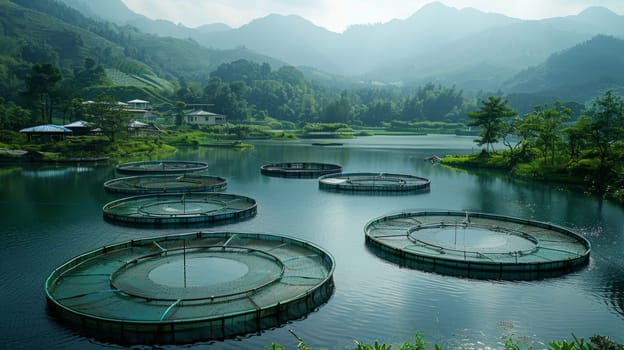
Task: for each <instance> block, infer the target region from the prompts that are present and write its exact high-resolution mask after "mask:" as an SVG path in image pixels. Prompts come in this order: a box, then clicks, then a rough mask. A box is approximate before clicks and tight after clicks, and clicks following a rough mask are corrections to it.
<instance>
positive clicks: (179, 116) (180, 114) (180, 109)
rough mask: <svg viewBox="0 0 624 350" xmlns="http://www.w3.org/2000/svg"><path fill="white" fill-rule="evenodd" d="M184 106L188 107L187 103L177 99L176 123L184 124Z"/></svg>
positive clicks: (178, 124) (177, 124)
mask: <svg viewBox="0 0 624 350" xmlns="http://www.w3.org/2000/svg"><path fill="white" fill-rule="evenodd" d="M184 108H186V103H184V102H183V101H177V102H176V104H175V112H176V114H175V125H176V126H182V125H184Z"/></svg>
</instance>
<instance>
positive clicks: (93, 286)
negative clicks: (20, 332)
mask: <svg viewBox="0 0 624 350" xmlns="http://www.w3.org/2000/svg"><path fill="white" fill-rule="evenodd" d="M194 258H196V259H228V260H231V261H234V262H237V263H241V264H243V265H245V266H246V268H247V271H246V272H244V273H242V274H241V275H240V276H235V277H234V278H230V279H226V280H219V279H218V277H219V276H218V275H219V274H226V275H227V273H228V271H225V269H218V268H215V269H213V271H212V272H205V271H204V270H202V271H204V272H203V275H200V276H201V277H200V278H201V280H202V281H201V282H202V283H198V284H192V285H191V284H189V285H188V286H187V284H186V280H187V277H186V276H187V275H186V269H187V263H188V261H189V260H191V259H194ZM182 262H183V264H182ZM175 263H178V266H179V267H183V271H177V270H176V271H173V272H172V271H169V270H168V271H167V272H165V274H167V275H172V276H173V277H176V278H182V277H181V276H184V277H183V278H184V285H182V286H180V285H173V284H171V283H169V282H163V281H164V280H163V279H159V278H155V277H154V274H156V275H158V274H160V273H162V271H163V270H162V269H163V268H167V269H169V267H170V266H171V265H174V264H175ZM207 263H209V264H210V263H212V262H211V261H210V260H208V261H207ZM334 266H335V263H334V259H333V257H332V256H331V255H330V254H329V253H328V252H326V251H324V250H323V249H321V248H319V247H318V246H316V245H314V244H312V243H310V242H306V241H302V240H299V239H295V238H290V237H285V236H277V235H268V234H259V233H236V232H195V233H189V234H182V235H170V236H161V237H154V238H143V239H139V240H132V241H126V242H121V243H116V244H113V245H109V246H105V247H102V248H99V249H96V250H93V251H90V252H87V253H84V254H82V255H80V256H77V257H75V258H73V259H71V260H69V261H67V262H66V263H64V264H63V265H61V266H60V267H58V268H56V269H55V270H54V271H53V272H52V273H51V274H50V275H49V277H48V278H47V280H46V284H45V293H46V298H47V302H48V308H49V309H50V310H51V311H52V313H53V314H54V315H55V316H57V317H59V318H60V319H62V320H63V321H66V322H68V323H69V324H71V325H74V326H76V327H78V328H80V330H81V331H83V332H84V333H86V334H88V335H90V336H94V337H95V338H97V339H101V340H106V341H112V342H115V343H119V344H132V345H138V344H187V343H191V342H195V341H199V340H204V341H205V340H215V339H225V338H230V337H233V336H236V335H242V334H247V333H250V332H257V331H260V330H262V329H267V328H271V327H278V326H280V325H282V324H284V323H285V322H287V321H290V320H294V319H297V318H300V317H302V316H305V315H306V314H308V313H310V312H312V311H315V310H316V309H317V308H318V307H319V306H321V305H322V304H324V303H325V302H327V300H328V299H329V297H330V296H331V294H332V293H333V289H334V284H333V271H334ZM176 268H177V267H176ZM215 280H216V282H215Z"/></svg>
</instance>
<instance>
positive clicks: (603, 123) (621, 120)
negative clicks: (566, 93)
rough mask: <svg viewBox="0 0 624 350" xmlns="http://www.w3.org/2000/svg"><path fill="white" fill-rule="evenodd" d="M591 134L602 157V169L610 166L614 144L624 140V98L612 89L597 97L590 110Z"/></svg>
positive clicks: (589, 125)
mask: <svg viewBox="0 0 624 350" xmlns="http://www.w3.org/2000/svg"><path fill="white" fill-rule="evenodd" d="M588 127H589V134H590V138H591V142H592V144H593V146H594V147H595V148H596V150H597V151H598V155H599V157H600V169H601V171H604V169H606V168H607V167H608V165H607V162H608V161H609V160H610V158H611V156H612V152H613V144H615V143H616V142H622V141H624V100H622V98H621V97H620V96H616V95H614V94H613V92H612V91H607V92H606V93H605V94H604V95H603V96H601V97H599V98H597V99H596V100H595V101H594V103H593V105H592V108H591V110H590V112H589V123H588Z"/></svg>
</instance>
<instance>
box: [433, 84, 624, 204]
mask: <svg viewBox="0 0 624 350" xmlns="http://www.w3.org/2000/svg"><path fill="white" fill-rule="evenodd" d="M469 116H470V117H471V118H472V119H473V120H472V122H471V123H469V125H472V126H478V127H480V128H481V129H480V130H481V133H480V137H479V138H478V139H476V140H475V141H476V142H477V144H478V145H480V146H485V148H484V149H483V151H482V152H481V153H480V154H471V155H463V156H447V157H445V158H443V159H442V163H443V164H445V165H448V166H452V167H459V168H473V169H494V170H497V171H501V172H505V173H507V174H509V175H511V176H516V177H521V178H528V179H535V180H540V181H550V182H559V183H566V184H572V185H580V186H583V189H584V191H586V192H588V193H592V194H596V195H600V196H602V197H604V198H609V199H613V200H615V201H617V202H619V203H624V162H623V160H624V100H623V99H622V98H621V97H619V96H616V95H614V94H613V93H612V92H606V93H605V94H604V95H603V96H601V97H599V98H597V99H596V100H595V101H594V103H593V105H592V107H591V108H590V109H588V110H587V111H585V114H584V115H582V116H581V117H580V118H579V119H578V120H577V121H576V122H574V123H570V122H569V120H570V111H569V110H568V109H567V108H565V107H563V106H562V105H560V104H558V103H555V104H554V106H537V107H536V108H535V110H534V111H533V112H532V113H529V114H527V115H526V116H523V117H516V113H515V112H514V111H513V110H511V109H510V108H509V107H507V101H503V100H502V99H500V98H496V97H490V98H489V99H487V100H484V101H483V105H482V107H481V109H480V110H478V111H476V112H473V113H469ZM497 142H502V143H503V144H504V145H505V147H506V149H504V150H498V151H495V150H494V148H493V144H495V143H497Z"/></svg>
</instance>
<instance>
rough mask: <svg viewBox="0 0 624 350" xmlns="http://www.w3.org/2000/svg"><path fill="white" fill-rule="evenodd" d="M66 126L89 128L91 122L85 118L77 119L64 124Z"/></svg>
mask: <svg viewBox="0 0 624 350" xmlns="http://www.w3.org/2000/svg"><path fill="white" fill-rule="evenodd" d="M63 126H64V127H66V128H70V129H71V128H88V127H89V123H88V122H85V121H84V120H77V121H75V122H73V123H69V124H65V125H63Z"/></svg>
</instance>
